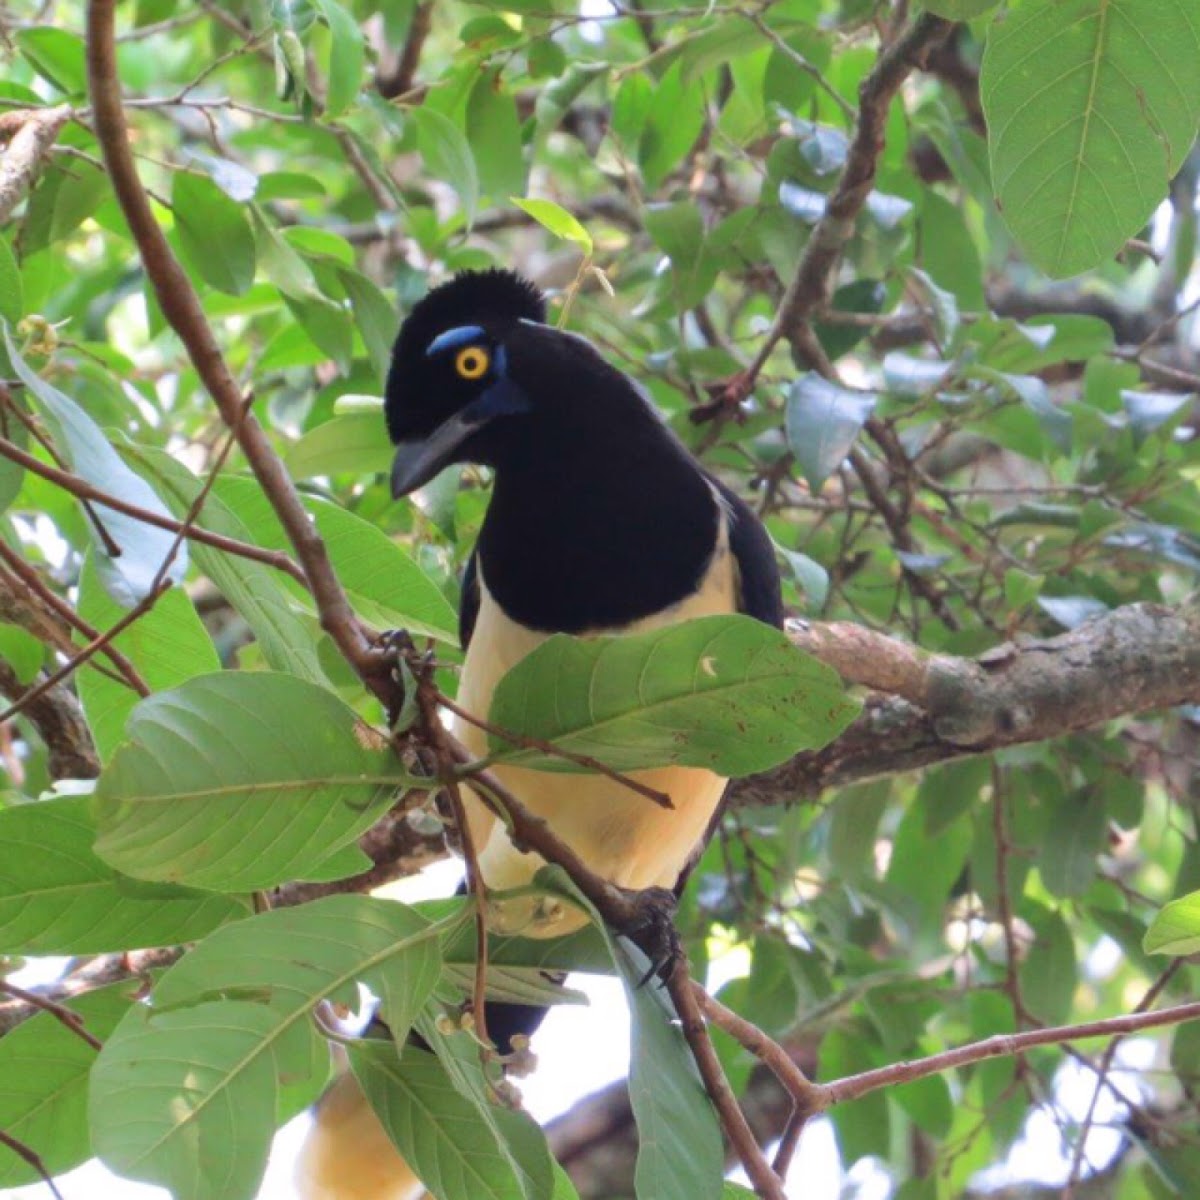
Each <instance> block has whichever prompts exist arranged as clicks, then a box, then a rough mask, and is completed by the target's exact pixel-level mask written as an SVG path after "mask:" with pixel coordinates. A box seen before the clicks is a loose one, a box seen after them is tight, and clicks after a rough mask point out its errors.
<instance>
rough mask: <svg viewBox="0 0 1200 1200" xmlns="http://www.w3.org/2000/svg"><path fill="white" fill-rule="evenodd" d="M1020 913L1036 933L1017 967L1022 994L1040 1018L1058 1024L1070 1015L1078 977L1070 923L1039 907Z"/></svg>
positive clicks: (1030, 1009) (1030, 1008)
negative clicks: (1030, 947) (1022, 960)
mask: <svg viewBox="0 0 1200 1200" xmlns="http://www.w3.org/2000/svg"><path fill="white" fill-rule="evenodd" d="M1023 915H1024V916H1025V917H1026V919H1027V920H1028V921H1029V923H1030V925H1032V926H1033V931H1034V935H1035V936H1034V943H1033V949H1031V950H1030V951H1029V954H1028V956H1027V957H1026V959H1025V961H1024V962H1023V963H1022V964H1021V967H1020V972H1019V979H1020V983H1021V995H1022V996H1023V997H1024V1000H1025V1004H1026V1005H1027V1007H1028V1008H1029V1011H1030V1012H1031V1013H1033V1015H1034V1016H1035V1017H1037V1018H1038V1019H1039V1020H1040V1021H1044V1022H1045V1023H1046V1024H1047V1025H1061V1024H1062V1023H1063V1022H1064V1021H1065V1020H1066V1019H1067V1017H1068V1016H1070V1013H1071V1001H1072V999H1073V998H1074V995H1075V987H1076V984H1077V982H1078V978H1079V975H1078V969H1077V967H1076V963H1075V943H1074V940H1073V938H1072V936H1071V929H1070V926H1068V925H1067V922H1066V921H1065V920H1064V919H1063V916H1062V914H1061V913H1058V912H1051V911H1049V910H1047V909H1044V908H1040V907H1033V908H1031V910H1030V912H1029V913H1026V914H1023Z"/></svg>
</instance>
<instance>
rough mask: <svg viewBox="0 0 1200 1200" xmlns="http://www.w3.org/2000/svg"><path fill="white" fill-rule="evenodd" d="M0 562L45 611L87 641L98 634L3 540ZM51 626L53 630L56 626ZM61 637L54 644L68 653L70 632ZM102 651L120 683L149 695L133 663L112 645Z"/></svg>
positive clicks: (0, 542) (44, 614)
mask: <svg viewBox="0 0 1200 1200" xmlns="http://www.w3.org/2000/svg"><path fill="white" fill-rule="evenodd" d="M0 561H2V562H3V563H4V565H5V566H6V567H7V568H8V570H9V571H10V572H11V573H12V574H13V575H15V576H16V577H17V578H18V579H19V580H20V582H21V583H23V584H24V585H25V587H27V588H28V589H29V592H30V595H31V596H36V597H37V599H38V601H39V602H40V603H41V604H42V605H44V606H45V608H46V609H48V610H49V613H52V614H53V615H54V616H55V617H57V618H58V619H59V620H61V621H62V622H64V624H66V625H68V626H70V628H71V629H73V630H75V631H76V632H77V633H79V634H82V635H83V637H85V638H87V640H88V641H89V642H90V641H92V640H93V639H95V638H97V637H99V636H100V631H99V630H98V629H97V628H96V627H95V626H94V625H93V624H91V622H89V621H85V620H84V619H83V618H82V617H81V616H80V615H79V614H78V613H77V612H76V611H75V610H74V609H73V608H72V607H71V605H70V604H68V603H67V601H66V600H64V599H63V598H62V597H61V596H57V595H55V593H54V592H52V591H51V590H50V588H48V587H47V586H46V585H45V583H43V582H42V579H41V577H40V576H39V575H38V573H37V571H35V570H34V569H33V567H32V566H31V565H30V564H29V563H27V562H26V561H25V560H24V559H23V558H22V557H21V556H20V554H18V553H17V552H16V551H15V550H14V549H13V548H12V547H11V546H9V545H8V543H7V542H5V541H4V540H3V539H0ZM29 607H30V609H33V606H32V605H30V606H29ZM38 615H39V616H42V617H43V618H44V620H45V623H46V624H48V625H53V622H52V621H51V620H50V617H49V615H48V614H47V613H39V614H38ZM21 624H22V625H25V627H26V628H28V625H26V623H25V622H21ZM39 624H40V622H39ZM55 628H56V629H57V627H55ZM30 632H32V633H35V634H36V635H37V636H39V637H40V636H42V634H41V632H40V631H39V630H38V629H31V630H30ZM62 637H63V639H64V643H65V644H60V643H59V639H58V637H57V636H56V637H55V645H56V646H57V647H58V648H59V649H62V650H64V651H66V652H68V653H69V652H70V649H73V647H72V644H71V641H70V634H69V633H67V632H66V631H65V630H63V631H62ZM104 654H105V657H106V658H107V659H108V660H109V662H111V663H112V665H113V666H114V667H116V669H117V670H118V671H119V672H120V679H121V682H123V683H125V684H126V685H127V686H128V687H129V688H130V689H131V690H132V691H135V692H137V694H138V695H139V696H148V695H150V687H149V685H148V684H147V683H146V681H145V680H144V679H143V678H142V677H141V675H140V674H138V671H137V668H136V667H134V665H133V663H131V662H130V661H129V659H128V658H126V657H125V655H124V654H122V653H121V651H120V650H118V649H117V648H116V647H115V646H105V647H104Z"/></svg>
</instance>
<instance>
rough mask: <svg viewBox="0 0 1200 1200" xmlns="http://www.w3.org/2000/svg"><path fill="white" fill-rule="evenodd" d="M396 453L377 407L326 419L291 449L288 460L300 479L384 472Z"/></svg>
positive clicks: (290, 470)
mask: <svg viewBox="0 0 1200 1200" xmlns="http://www.w3.org/2000/svg"><path fill="white" fill-rule="evenodd" d="M394 453H395V451H394V450H393V449H392V447H391V446H390V445H389V444H388V440H387V437H386V436H385V433H384V429H383V416H382V414H381V413H380V412H379V410H378V409H376V410H375V411H373V412H361V413H360V412H356V413H347V414H346V415H344V416H336V417H334V418H333V419H332V420H329V421H323V422H322V423H321V424H320V425H317V426H316V427H315V428H313V429H310V430H309V431H308V432H307V433H306V434H305V435H304V436H303V437H302V438H301V439H300V440H299V441H298V442H297V443H296V444H295V445H294V446H293V447H292V448H291V450H289V451H288V454H287V457H286V459H285V462H286V463H287V468H288V471H289V472H290V473H291V474H292V475H294V476H295V477H296V478H297V479H310V478H311V477H312V476H314V475H340V474H342V473H343V472H344V473H347V474H349V473H353V474H356V475H383V474H386V472H387V471H388V470H389V468H390V467H391V465H392V455H393V454H394Z"/></svg>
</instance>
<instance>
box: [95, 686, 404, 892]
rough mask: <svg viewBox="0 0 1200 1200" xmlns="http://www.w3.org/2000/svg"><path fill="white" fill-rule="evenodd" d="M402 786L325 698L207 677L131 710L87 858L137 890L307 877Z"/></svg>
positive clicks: (382, 755) (107, 773)
mask: <svg viewBox="0 0 1200 1200" xmlns="http://www.w3.org/2000/svg"><path fill="white" fill-rule="evenodd" d="M405 779H406V776H405V774H404V772H403V771H402V770H401V769H400V767H399V766H398V765H397V763H396V761H395V758H394V756H393V755H392V753H391V751H390V749H389V748H388V747H387V744H386V742H385V741H384V740H383V739H382V738H381V737H380V736H379V735H378V734H376V733H374V731H372V730H370V729H368V728H367V727H366V726H364V725H363V724H362V723H361V722H360V721H359V719H358V718H357V717H356V716H355V715H354V712H353V711H352V710H351V709H349V708H348V707H347V706H346V705H345V704H343V703H342V701H340V700H339V699H338V698H337V697H336V696H334V695H333V694H332V693H330V692H328V691H326V690H325V689H324V688H321V687H318V686H317V685H315V684H312V683H306V682H304V681H303V680H300V679H297V678H295V677H294V676H290V675H277V674H273V673H269V672H255V673H246V672H241V671H226V672H222V673H220V674H217V675H207V676H203V677H201V678H199V679H192V680H189V681H188V682H187V683H185V684H183V685H182V686H181V687H178V688H175V689H174V690H172V691H169V692H160V693H159V694H158V695H156V696H151V697H149V698H148V699H146V700H143V701H142V702H141V703H140V704H139V705H138V706H137V708H135V709H134V711H133V715H132V717H131V718H130V720H129V725H128V727H127V741H126V742H125V743H124V744H123V745H122V746H121V747H120V748H119V749H118V750H117V752H116V754H115V755H114V756H113V759H112V762H111V763H110V764H109V765H108V766H107V767H106V768H105V770H104V773H103V774H102V775H101V777H100V782H99V785H98V786H97V789H96V801H97V815H98V821H97V824H98V826H99V830H100V836H99V837H98V838H97V840H96V852H97V853H98V854H99V855H100V856H101V857H102V858H104V859H105V860H106V861H107V862H110V863H112V865H113V866H115V867H117V869H118V870H121V871H124V872H125V873H126V874H129V875H134V876H136V877H137V878H139V879H154V880H167V881H172V882H188V883H193V884H195V885H197V886H200V887H211V888H215V889H218V890H223V891H250V890H253V889H256V888H266V887H273V886H275V885H276V884H279V883H283V882H285V881H286V880H289V879H295V878H306V877H307V878H312V877H313V875H312V873H313V872H314V871H317V870H318V869H319V867H320V865H321V863H322V862H323V861H324V860H325V859H326V858H328V857H329V856H330V855H331V854H332V852H333V851H335V850H337V849H339V848H340V847H342V846H345V845H348V844H349V843H350V842H352V841H353V840H354V839H355V838H357V837H358V835H359V834H361V833H363V832H364V831H365V830H366V829H368V828H370V826H371V825H372V824H373V823H374V822H375V821H376V820H377V819H378V818H379V817H380V816H381V815H382V814H383V813H384V812H385V811H386V810H387V808H388V807H389V805H390V804H391V803H392V802H393V801H394V800H395V798H396V793H397V791H398V789H399V788H401V787H402V786H404V781H405ZM197 829H203V830H204V831H205V835H204V837H203V838H199V837H197V835H196V830H197Z"/></svg>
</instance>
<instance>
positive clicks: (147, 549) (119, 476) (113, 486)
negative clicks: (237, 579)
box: [4, 326, 188, 608]
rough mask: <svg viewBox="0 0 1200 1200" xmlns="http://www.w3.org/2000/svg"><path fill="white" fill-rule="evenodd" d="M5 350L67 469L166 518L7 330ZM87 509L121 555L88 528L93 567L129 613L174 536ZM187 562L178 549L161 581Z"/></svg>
mask: <svg viewBox="0 0 1200 1200" xmlns="http://www.w3.org/2000/svg"><path fill="white" fill-rule="evenodd" d="M4 344H5V347H6V348H7V350H8V357H9V359H10V361H11V362H12V365H13V369H14V370H15V371H16V372H17V375H18V376H19V377H20V379H21V381H22V382H23V383H24V384H25V386H26V387H27V388H28V389H29V392H30V394H31V395H32V396H33V398H34V399H35V400H36V401H37V403H38V406H39V407H40V408H41V410H42V412H43V413H44V414H45V416H46V417H48V418H49V422H50V425H51V427H52V429H53V432H54V434H55V441H56V442H57V443H58V448H59V450H60V451H61V453H62V454H63V456H64V457H65V458H66V460H67V462H68V463H69V464H70V466H71V469H72V470H73V471H74V472H75V473H76V474H77V475H79V476H81V477H82V478H83V479H86V480H87V482H88V483H90V484H92V485H93V486H94V487H98V488H100V489H101V490H103V491H105V492H108V493H109V494H110V495H112V496H118V497H120V498H121V499H122V500H125V501H128V502H129V503H132V504H136V505H138V506H139V507H141V508H145V509H149V510H150V511H151V512H154V513H157V514H159V515H160V516H169V515H170V513H169V512H168V510H167V507H166V505H164V504H163V502H162V501H161V500H160V499H159V498H158V496H157V495H156V494H155V492H154V489H153V488H152V487H151V486H150V485H149V484H148V483H147V482H146V481H145V480H144V479H143V478H142V477H141V476H140V475H135V474H134V472H133V471H131V470H130V469H129V468H128V467H127V466H126V465H125V464H124V463H123V462H122V461H121V457H120V455H119V454H117V452H116V451H115V450H114V449H113V448H112V446H111V445H109V442H108V439H107V438H105V436H104V434H103V433H102V432H101V430H100V426H99V425H97V424H96V422H95V421H93V420H92V418H91V417H89V416H88V415H87V413H86V412H84V411H83V409H82V408H80V407H79V405H78V404H76V403H75V402H74V401H73V400H71V399H69V398H68V397H67V396H65V395H63V393H62V392H60V391H59V390H58V389H57V388H56V387H54V386H53V385H52V384H50V383H47V382H46V380H44V379H43V378H42V377H41V376H40V375H37V374H36V373H35V372H34V371H32V370H31V369H30V368H29V366H28V365H27V364H26V362H25V360H24V359H23V358H22V357H21V355H20V352H19V351H18V350H17V347H16V344H15V343H14V342H13V340H12V338H11V337H10V336H9V332H8V328H7V326H5V327H4ZM92 508H93V511H94V512H95V513H96V515H97V516H98V517H99V518H100V520H101V521H102V522H103V524H104V528H105V530H106V531H107V533H108V535H109V537H110V538H111V539H112V541H113V542H114V543H115V544H116V545H117V546H118V547H119V548H120V551H121V552H120V555H119V556H118V557H111V556H110V555H109V554H108V553H107V551H106V549H105V542H104V541H103V540H102V539H101V538H100V537H99V535H98V534H97V532H96V530H95V528H94V527H93V526H92V525H91V524H90V522H89V525H88V528H89V531H90V532H91V534H92V541H93V545H94V546H95V553H96V564H97V566H98V568H99V570H100V575H101V578H102V580H103V582H104V586H105V587H106V588H107V589H108V591H109V594H110V595H111V596H112V597H113V598H114V599H115V600H116V601H117V602H118V603H119V604H121V605H122V607H124V608H132V607H133V606H134V605H135V604H136V603H137V602H138V601H139V600H141V599H142V598H143V597H144V596H145V595H146V594H147V593H148V592H149V591H150V585H151V584H152V583H153V581H154V579H155V577H156V576H157V574H158V572H159V571H160V570H161V569H162V566H163V563H164V562H166V559H167V555H168V554H170V553H171V552H172V549H173V548H174V547H175V535H174V534H172V533H169V532H167V530H165V529H157V528H155V527H154V526H153V525H147V524H145V523H144V522H142V521H139V520H137V519H136V518H134V517H130V516H126V515H125V514H124V513H119V512H115V511H114V510H113V509H111V508H108V507H106V506H105V505H103V504H94V505H92ZM187 561H188V555H187V546H186V545H183V544H181V545H179V546H178V547H177V548H175V550H174V558H173V560H172V562H171V565H170V567H169V569H168V570H167V572H166V578H167V579H170V580H172V581H173V582H175V583H181V582H182V581H183V578H184V576H185V575H186V574H187Z"/></svg>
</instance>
